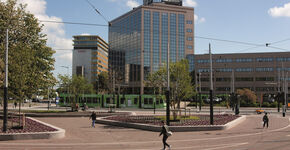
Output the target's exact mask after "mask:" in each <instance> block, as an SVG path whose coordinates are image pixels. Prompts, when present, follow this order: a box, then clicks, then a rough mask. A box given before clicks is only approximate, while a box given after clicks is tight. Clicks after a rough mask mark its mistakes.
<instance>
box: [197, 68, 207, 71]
mask: <svg viewBox="0 0 290 150" xmlns="http://www.w3.org/2000/svg"><path fill="white" fill-rule="evenodd" d="M198 72H209V69H207V68H205V69H198Z"/></svg>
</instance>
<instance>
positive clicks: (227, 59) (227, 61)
mask: <svg viewBox="0 0 290 150" xmlns="http://www.w3.org/2000/svg"><path fill="white" fill-rule="evenodd" d="M216 62H217V63H229V62H233V60H232V59H231V58H225V59H216Z"/></svg>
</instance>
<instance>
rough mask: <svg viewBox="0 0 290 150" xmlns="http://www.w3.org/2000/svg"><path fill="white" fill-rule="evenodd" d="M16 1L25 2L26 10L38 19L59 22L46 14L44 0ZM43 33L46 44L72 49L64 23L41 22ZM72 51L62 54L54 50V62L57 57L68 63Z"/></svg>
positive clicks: (70, 59)
mask: <svg viewBox="0 0 290 150" xmlns="http://www.w3.org/2000/svg"><path fill="white" fill-rule="evenodd" d="M18 3H22V4H27V7H26V10H27V11H29V12H30V13H32V14H34V15H35V17H36V18H37V19H39V20H52V21H59V22H61V21H62V19H61V18H59V17H56V16H48V15H47V14H46V1H45V0H18ZM43 24H44V26H43V31H42V32H43V33H45V34H46V35H47V44H48V46H50V47H52V48H53V49H72V48H73V47H72V44H73V43H72V39H71V38H66V37H65V30H64V24H62V23H59V24H58V23H43ZM71 55H72V53H71V52H70V53H66V54H65V55H62V54H61V53H59V52H58V51H57V50H56V54H55V57H56V63H57V61H58V58H61V59H62V60H63V59H64V60H67V61H69V63H71V61H72V57H71Z"/></svg>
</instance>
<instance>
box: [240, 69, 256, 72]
mask: <svg viewBox="0 0 290 150" xmlns="http://www.w3.org/2000/svg"><path fill="white" fill-rule="evenodd" d="M252 71H253V68H237V69H236V72H252Z"/></svg>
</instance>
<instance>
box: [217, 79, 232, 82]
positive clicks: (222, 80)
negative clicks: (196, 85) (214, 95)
mask: <svg viewBox="0 0 290 150" xmlns="http://www.w3.org/2000/svg"><path fill="white" fill-rule="evenodd" d="M230 81H231V78H216V82H230Z"/></svg>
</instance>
